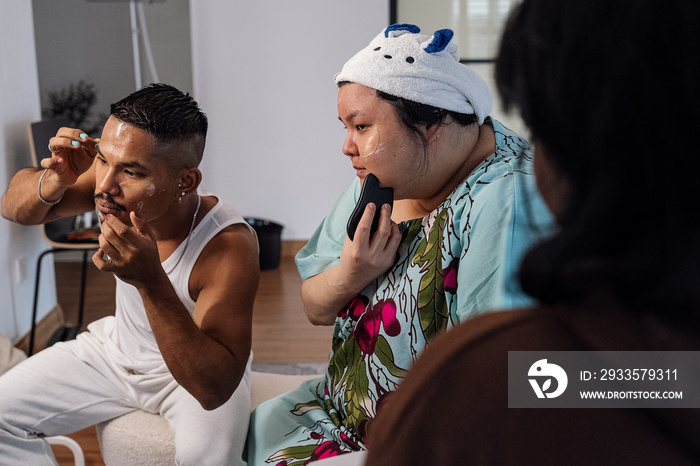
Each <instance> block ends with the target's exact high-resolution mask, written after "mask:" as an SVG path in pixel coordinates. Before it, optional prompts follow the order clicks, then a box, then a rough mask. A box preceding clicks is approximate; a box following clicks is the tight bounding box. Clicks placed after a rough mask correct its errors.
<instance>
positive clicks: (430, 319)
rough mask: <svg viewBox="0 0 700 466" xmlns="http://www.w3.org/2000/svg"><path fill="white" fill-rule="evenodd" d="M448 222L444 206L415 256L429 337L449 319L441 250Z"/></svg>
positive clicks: (420, 309) (423, 321)
mask: <svg viewBox="0 0 700 466" xmlns="http://www.w3.org/2000/svg"><path fill="white" fill-rule="evenodd" d="M446 225H447V209H444V210H442V211H441V212H440V213H439V214H438V215H437V217H436V218H435V222H434V223H433V226H432V228H431V229H430V233H429V234H428V235H427V236H426V237H424V238H423V240H422V241H421V242H420V244H419V245H418V249H417V250H416V253H415V255H414V256H413V264H415V265H419V266H420V267H421V270H420V274H421V279H420V286H419V287H418V313H419V315H420V322H421V329H422V330H423V335H424V336H425V339H426V340H431V339H432V338H433V337H435V335H436V334H438V333H440V332H442V331H444V330H445V329H446V328H447V321H448V319H449V309H448V308H447V301H446V300H445V278H444V275H443V274H444V272H443V268H442V251H441V246H442V242H443V236H444V233H445V228H446Z"/></svg>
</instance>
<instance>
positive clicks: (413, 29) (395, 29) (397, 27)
mask: <svg viewBox="0 0 700 466" xmlns="http://www.w3.org/2000/svg"><path fill="white" fill-rule="evenodd" d="M407 32H410V33H411V34H418V33H419V32H420V28H419V27H418V26H416V25H415V24H392V25H391V26H389V27H387V28H386V29H384V37H390V36H391V37H398V36H400V35H402V34H406V33H407Z"/></svg>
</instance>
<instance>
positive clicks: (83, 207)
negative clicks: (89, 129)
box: [0, 128, 97, 225]
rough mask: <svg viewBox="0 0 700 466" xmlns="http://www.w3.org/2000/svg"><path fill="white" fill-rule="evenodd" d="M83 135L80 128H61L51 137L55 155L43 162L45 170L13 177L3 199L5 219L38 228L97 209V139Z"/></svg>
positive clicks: (30, 170)
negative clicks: (94, 195) (95, 187)
mask: <svg viewBox="0 0 700 466" xmlns="http://www.w3.org/2000/svg"><path fill="white" fill-rule="evenodd" d="M82 135H85V133H83V132H82V131H80V130H78V129H71V128H61V129H60V130H59V131H58V133H57V135H56V136H55V137H53V138H51V142H50V144H51V148H52V149H53V152H52V154H51V157H50V158H46V159H43V160H42V161H41V166H42V168H41V169H39V170H37V169H35V168H25V169H23V170H20V171H19V172H17V173H16V174H15V176H14V177H12V180H10V185H9V187H8V188H7V191H6V192H5V194H3V196H2V199H1V200H0V214H2V216H3V217H4V218H6V219H8V220H11V221H13V222H17V223H20V224H22V225H37V224H40V223H46V222H50V221H51V220H55V219H57V218H62V217H68V216H71V215H77V214H79V213H82V212H86V211H88V210H90V209H92V208H93V207H94V204H93V202H94V201H93V197H92V195H93V191H94V186H95V181H94V180H95V177H94V169H93V161H94V158H95V154H96V153H97V150H96V149H95V142H96V141H97V140H95V139H92V138H90V137H89V136H87V135H85V137H81V136H82ZM44 170H46V172H45V173H44ZM42 175H43V176H42ZM40 178H41V184H40V183H39V179H40ZM40 196H41V197H40ZM42 199H43V201H42ZM59 199H60V202H56V201H58V200H59Z"/></svg>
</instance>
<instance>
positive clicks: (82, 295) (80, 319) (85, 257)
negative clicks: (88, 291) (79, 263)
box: [78, 249, 88, 332]
mask: <svg viewBox="0 0 700 466" xmlns="http://www.w3.org/2000/svg"><path fill="white" fill-rule="evenodd" d="M87 260H88V250H87V249H85V250H83V274H82V276H81V279H80V301H79V304H78V332H80V328H81V327H82V326H83V306H84V304H85V282H86V278H87Z"/></svg>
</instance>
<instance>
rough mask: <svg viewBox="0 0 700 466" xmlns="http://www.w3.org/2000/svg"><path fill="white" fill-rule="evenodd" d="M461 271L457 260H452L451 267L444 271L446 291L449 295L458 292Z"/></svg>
mask: <svg viewBox="0 0 700 466" xmlns="http://www.w3.org/2000/svg"><path fill="white" fill-rule="evenodd" d="M458 269H459V261H458V260H457V259H456V258H455V259H452V262H450V265H448V266H447V268H446V269H445V270H443V271H442V275H443V277H444V280H445V291H447V292H448V293H452V294H455V292H456V291H457V271H458Z"/></svg>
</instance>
